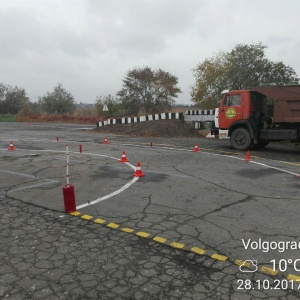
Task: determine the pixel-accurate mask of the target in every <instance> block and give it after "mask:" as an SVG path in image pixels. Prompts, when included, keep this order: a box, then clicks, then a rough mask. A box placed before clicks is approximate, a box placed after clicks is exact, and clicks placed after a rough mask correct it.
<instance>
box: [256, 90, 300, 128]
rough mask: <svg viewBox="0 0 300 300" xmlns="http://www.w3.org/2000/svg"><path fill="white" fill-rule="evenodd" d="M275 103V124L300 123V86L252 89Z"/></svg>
mask: <svg viewBox="0 0 300 300" xmlns="http://www.w3.org/2000/svg"><path fill="white" fill-rule="evenodd" d="M251 91H257V92H259V93H261V94H263V95H265V96H267V97H268V98H271V99H273V101H274V112H273V122H274V123H300V85H282V86H261V87H254V88H251Z"/></svg>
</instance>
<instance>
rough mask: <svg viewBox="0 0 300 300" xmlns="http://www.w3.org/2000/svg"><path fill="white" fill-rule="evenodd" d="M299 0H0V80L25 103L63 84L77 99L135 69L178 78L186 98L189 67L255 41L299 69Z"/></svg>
mask: <svg viewBox="0 0 300 300" xmlns="http://www.w3.org/2000/svg"><path fill="white" fill-rule="evenodd" d="M299 14H300V1H299V0H271V1H269V0H0V42H1V46H0V82H1V83H4V84H8V85H12V86H18V87H22V88H24V89H25V90H26V92H27V94H28V96H29V97H30V99H31V100H32V101H35V100H37V99H38V97H39V96H43V95H44V94H45V93H46V92H51V91H52V90H53V88H54V86H56V85H57V84H58V83H62V85H63V87H64V88H65V89H67V90H68V91H69V92H70V93H71V94H72V95H73V96H74V98H75V100H76V101H77V102H78V103H79V102H86V103H94V101H95V98H96V96H98V95H100V96H101V95H108V94H111V95H113V96H115V95H116V93H117V92H118V91H119V90H120V89H121V88H122V79H124V77H125V75H126V73H127V71H129V70H131V69H133V68H135V67H144V66H149V67H151V68H152V69H158V68H161V69H162V70H164V71H167V72H170V73H171V74H172V75H174V76H176V77H177V78H178V81H179V87H180V88H181V90H182V94H180V95H179V97H178V99H177V101H176V102H177V103H185V104H191V102H190V87H191V85H193V84H194V77H193V73H192V69H193V68H195V67H196V66H197V64H199V63H201V62H202V61H203V60H204V59H205V58H209V57H212V56H213V55H215V54H217V53H218V52H219V51H220V50H222V51H230V50H231V49H233V48H234V47H235V46H236V45H237V44H238V43H242V44H251V43H257V42H259V41H261V42H262V43H263V44H264V45H266V46H268V49H267V50H266V55H267V58H268V59H270V60H273V61H283V62H284V63H285V64H286V65H289V66H291V67H292V68H294V70H295V71H296V73H297V74H298V76H300V55H299V53H300V34H299V28H300V17H299Z"/></svg>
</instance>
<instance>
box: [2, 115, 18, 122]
mask: <svg viewBox="0 0 300 300" xmlns="http://www.w3.org/2000/svg"><path fill="white" fill-rule="evenodd" d="M15 120H16V115H10V114H0V122H15Z"/></svg>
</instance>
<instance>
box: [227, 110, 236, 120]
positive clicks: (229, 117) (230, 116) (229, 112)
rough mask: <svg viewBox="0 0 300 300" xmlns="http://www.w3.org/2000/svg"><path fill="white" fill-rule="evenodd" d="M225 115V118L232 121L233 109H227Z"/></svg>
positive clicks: (234, 113) (234, 114)
mask: <svg viewBox="0 0 300 300" xmlns="http://www.w3.org/2000/svg"><path fill="white" fill-rule="evenodd" d="M225 115H226V118H228V119H233V118H234V117H235V116H236V111H235V109H234V108H228V109H227V110H226V113H225Z"/></svg>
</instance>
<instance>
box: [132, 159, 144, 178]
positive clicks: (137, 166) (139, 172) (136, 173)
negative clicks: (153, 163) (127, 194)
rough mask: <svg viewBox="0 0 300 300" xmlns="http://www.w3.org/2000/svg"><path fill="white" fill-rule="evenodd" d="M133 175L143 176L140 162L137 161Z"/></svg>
mask: <svg viewBox="0 0 300 300" xmlns="http://www.w3.org/2000/svg"><path fill="white" fill-rule="evenodd" d="M133 176H134V177H144V176H145V174H143V172H142V169H141V163H139V162H138V163H137V165H136V169H135V172H134V173H133Z"/></svg>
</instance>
